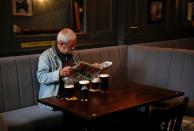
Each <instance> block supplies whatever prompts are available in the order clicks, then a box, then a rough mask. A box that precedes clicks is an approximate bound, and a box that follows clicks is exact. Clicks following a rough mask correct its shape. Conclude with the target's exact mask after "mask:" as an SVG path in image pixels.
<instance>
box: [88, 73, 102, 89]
mask: <svg viewBox="0 0 194 131" xmlns="http://www.w3.org/2000/svg"><path fill="white" fill-rule="evenodd" d="M99 88H100V78H99V75H98V74H97V75H93V76H92V77H91V85H90V91H92V92H96V91H99Z"/></svg>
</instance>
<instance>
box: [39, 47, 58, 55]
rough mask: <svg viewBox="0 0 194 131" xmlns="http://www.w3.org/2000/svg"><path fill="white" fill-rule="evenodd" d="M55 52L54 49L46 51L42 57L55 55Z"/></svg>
mask: <svg viewBox="0 0 194 131" xmlns="http://www.w3.org/2000/svg"><path fill="white" fill-rule="evenodd" d="M54 54H55V52H54V50H53V48H49V49H47V50H45V51H44V52H42V53H41V56H45V55H54Z"/></svg>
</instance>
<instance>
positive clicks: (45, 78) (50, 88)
mask: <svg viewBox="0 0 194 131" xmlns="http://www.w3.org/2000/svg"><path fill="white" fill-rule="evenodd" d="M61 68H62V62H61V60H60V58H59V57H58V56H57V53H56V50H55V48H54V46H53V47H52V48H49V49H47V50H46V51H44V52H43V53H42V54H41V55H40V57H39V62H38V70H37V78H38V81H39V83H40V90H39V99H42V98H46V97H51V96H57V94H58V90H59V79H60V78H59V70H60V69H61ZM39 105H42V104H39ZM45 107H47V106H45Z"/></svg>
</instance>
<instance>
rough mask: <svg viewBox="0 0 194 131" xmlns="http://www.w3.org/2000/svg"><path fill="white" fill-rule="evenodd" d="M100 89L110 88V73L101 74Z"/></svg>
mask: <svg viewBox="0 0 194 131" xmlns="http://www.w3.org/2000/svg"><path fill="white" fill-rule="evenodd" d="M100 81H101V82H100V90H101V91H102V92H104V91H106V90H108V86H109V74H100Z"/></svg>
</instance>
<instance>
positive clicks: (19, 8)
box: [12, 0, 33, 16]
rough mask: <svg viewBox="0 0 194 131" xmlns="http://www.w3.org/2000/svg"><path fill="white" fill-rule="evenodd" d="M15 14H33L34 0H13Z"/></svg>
mask: <svg viewBox="0 0 194 131" xmlns="http://www.w3.org/2000/svg"><path fill="white" fill-rule="evenodd" d="M12 6H13V15H17V16H33V11H32V0H12Z"/></svg>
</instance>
